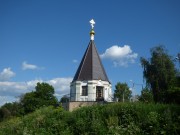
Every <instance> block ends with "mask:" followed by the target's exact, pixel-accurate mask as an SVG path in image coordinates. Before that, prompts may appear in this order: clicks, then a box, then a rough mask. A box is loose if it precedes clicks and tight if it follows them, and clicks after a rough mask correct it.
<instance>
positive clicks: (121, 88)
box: [114, 82, 132, 102]
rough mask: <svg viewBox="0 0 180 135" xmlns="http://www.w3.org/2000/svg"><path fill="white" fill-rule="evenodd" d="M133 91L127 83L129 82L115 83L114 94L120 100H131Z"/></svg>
mask: <svg viewBox="0 0 180 135" xmlns="http://www.w3.org/2000/svg"><path fill="white" fill-rule="evenodd" d="M131 93H132V92H131V91H130V89H129V87H128V85H127V83H120V82H118V83H117V84H116V85H115V91H114V96H115V97H116V98H118V99H119V101H121V102H123V100H124V101H129V100H130V97H131Z"/></svg>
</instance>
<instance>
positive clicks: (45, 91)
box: [20, 83, 58, 114]
mask: <svg viewBox="0 0 180 135" xmlns="http://www.w3.org/2000/svg"><path fill="white" fill-rule="evenodd" d="M20 103H21V105H22V108H23V109H24V113H25V114H27V113H29V112H33V111H35V110H36V109H38V108H40V107H42V106H49V105H56V104H58V101H57V98H56V97H55V96H54V88H53V86H51V85H49V84H48V83H37V86H36V87H35V91H32V92H29V93H26V94H25V95H23V96H21V99H20Z"/></svg>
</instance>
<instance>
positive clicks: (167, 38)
mask: <svg viewBox="0 0 180 135" xmlns="http://www.w3.org/2000/svg"><path fill="white" fill-rule="evenodd" d="M179 7H180V1H178V0H171V1H169V0H158V1H157V0H136V1H133V0H113V1H110V0H104V1H101V0H99V1H95V0H91V1H84V0H78V1H73V0H61V1H58V0H54V1H50V0H38V1H34V0H31V1H23V0H22V1H20V0H16V1H14V0H8V1H7V0H1V1H0V105H2V104H3V103H5V102H11V101H14V100H16V99H17V98H16V97H18V96H19V95H20V94H22V93H25V92H30V91H31V90H33V89H34V86H35V84H36V83H37V82H38V81H45V82H48V83H50V84H51V85H53V86H54V87H55V91H56V96H57V97H58V98H59V97H61V96H62V95H63V94H66V93H68V92H69V82H70V81H71V80H72V78H73V77H74V74H75V72H76V70H77V68H78V65H79V63H80V61H81V58H82V56H83V54H84V52H85V49H86V47H87V45H88V43H89V40H90V36H89V32H90V29H91V26H90V24H89V21H90V20H91V19H92V18H93V19H94V20H95V22H96V24H95V32H96V35H95V44H96V47H97V49H98V52H99V54H100V55H101V58H102V62H103V65H104V67H105V70H106V72H107V74H108V77H109V79H110V80H111V82H112V89H113V90H114V85H115V84H116V83H117V82H118V81H120V82H126V83H128V85H129V87H132V82H130V80H133V82H134V83H138V84H142V83H143V75H142V67H141V66H140V61H139V58H140V57H145V58H149V57H150V52H149V50H150V48H152V47H154V46H156V45H159V44H162V45H164V46H165V47H166V49H167V50H168V51H169V54H170V55H172V56H173V57H175V56H176V55H177V53H178V52H180V8H179ZM134 89H135V93H136V94H140V86H138V85H135V88H134Z"/></svg>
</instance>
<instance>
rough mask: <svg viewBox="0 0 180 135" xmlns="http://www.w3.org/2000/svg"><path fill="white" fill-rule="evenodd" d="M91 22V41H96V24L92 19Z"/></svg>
mask: <svg viewBox="0 0 180 135" xmlns="http://www.w3.org/2000/svg"><path fill="white" fill-rule="evenodd" d="M89 22H90V24H91V27H92V29H91V31H90V36H91V40H94V35H95V32H94V24H95V21H94V20H93V19H92V20H90V21H89Z"/></svg>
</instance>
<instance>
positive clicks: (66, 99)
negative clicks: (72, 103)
mask: <svg viewBox="0 0 180 135" xmlns="http://www.w3.org/2000/svg"><path fill="white" fill-rule="evenodd" d="M60 102H61V103H66V102H69V97H68V96H66V95H65V96H63V97H62V98H61V100H60Z"/></svg>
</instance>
